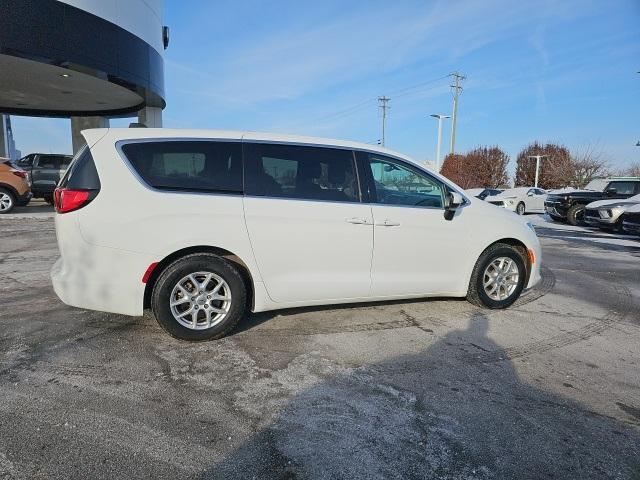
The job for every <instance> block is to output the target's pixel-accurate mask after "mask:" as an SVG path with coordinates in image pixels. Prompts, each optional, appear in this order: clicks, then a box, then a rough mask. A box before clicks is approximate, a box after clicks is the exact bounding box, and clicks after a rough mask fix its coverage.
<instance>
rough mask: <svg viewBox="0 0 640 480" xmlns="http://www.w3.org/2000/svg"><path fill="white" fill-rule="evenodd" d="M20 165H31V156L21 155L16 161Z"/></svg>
mask: <svg viewBox="0 0 640 480" xmlns="http://www.w3.org/2000/svg"><path fill="white" fill-rule="evenodd" d="M16 163H17V164H18V165H19V166H20V167H30V166H31V165H33V157H32V156H31V155H29V156H28V157H23V158H21V159H20V160H18V161H17V162H16Z"/></svg>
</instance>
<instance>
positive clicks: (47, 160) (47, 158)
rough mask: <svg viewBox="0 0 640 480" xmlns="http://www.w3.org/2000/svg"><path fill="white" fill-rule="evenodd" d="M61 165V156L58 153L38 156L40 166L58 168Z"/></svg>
mask: <svg viewBox="0 0 640 480" xmlns="http://www.w3.org/2000/svg"><path fill="white" fill-rule="evenodd" d="M59 165H60V157H58V156H57V155H40V156H39V157H38V167H40V168H58V167H59Z"/></svg>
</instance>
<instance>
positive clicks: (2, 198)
mask: <svg viewBox="0 0 640 480" xmlns="http://www.w3.org/2000/svg"><path fill="white" fill-rule="evenodd" d="M15 206H16V198H15V197H14V196H13V193H11V191H10V190H7V189H6V188H0V214H4V213H9V212H10V211H11V210H13V208H14V207H15Z"/></svg>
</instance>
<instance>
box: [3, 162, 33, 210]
mask: <svg viewBox="0 0 640 480" xmlns="http://www.w3.org/2000/svg"><path fill="white" fill-rule="evenodd" d="M28 177H29V176H28V175H27V172H25V171H24V170H22V169H21V168H19V167H17V166H15V165H13V164H12V163H11V161H10V160H9V159H8V158H1V157H0V214H3V213H9V212H10V211H11V210H13V207H15V206H16V205H18V206H24V205H26V204H27V203H29V200H31V188H30V185H29V178H28Z"/></svg>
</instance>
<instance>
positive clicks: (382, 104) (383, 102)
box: [378, 96, 391, 147]
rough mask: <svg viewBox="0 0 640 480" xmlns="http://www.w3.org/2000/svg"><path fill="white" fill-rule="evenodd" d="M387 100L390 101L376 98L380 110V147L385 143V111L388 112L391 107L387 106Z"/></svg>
mask: <svg viewBox="0 0 640 480" xmlns="http://www.w3.org/2000/svg"><path fill="white" fill-rule="evenodd" d="M389 100H391V99H390V98H388V97H385V96H382V97H378V104H379V106H380V108H381V109H382V138H381V142H382V146H383V147H384V143H385V134H386V130H387V110H389V109H390V108H391V107H390V106H389Z"/></svg>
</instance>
